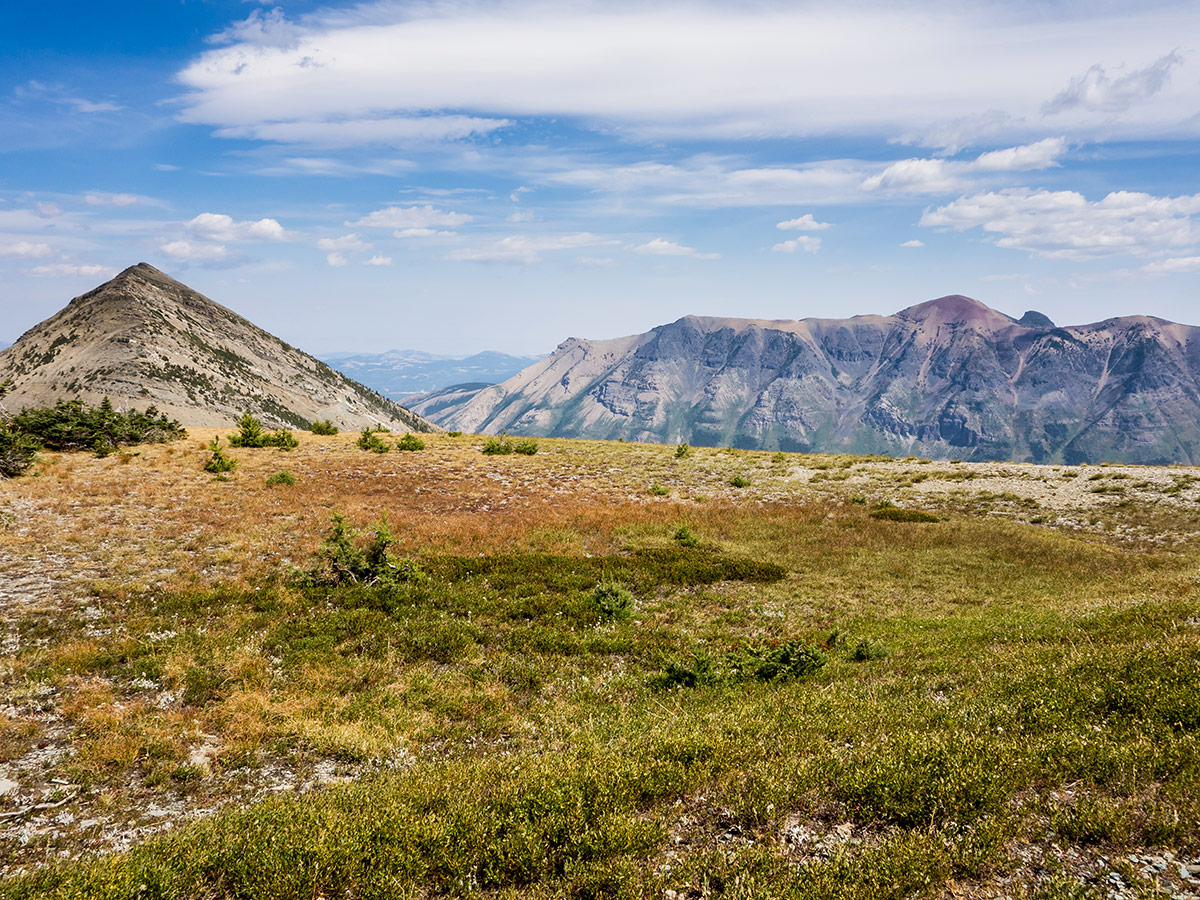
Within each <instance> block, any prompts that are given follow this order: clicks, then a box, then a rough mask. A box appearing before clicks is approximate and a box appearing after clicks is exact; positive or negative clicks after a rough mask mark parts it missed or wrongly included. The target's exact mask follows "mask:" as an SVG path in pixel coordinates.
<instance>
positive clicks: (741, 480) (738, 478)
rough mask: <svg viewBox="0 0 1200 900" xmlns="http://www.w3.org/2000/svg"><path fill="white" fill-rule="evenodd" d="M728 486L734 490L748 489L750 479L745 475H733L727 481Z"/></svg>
mask: <svg viewBox="0 0 1200 900" xmlns="http://www.w3.org/2000/svg"><path fill="white" fill-rule="evenodd" d="M729 486H730V487H735V488H744V487H750V479H749V478H747V477H746V476H745V475H734V476H733V477H732V478H730V479H729Z"/></svg>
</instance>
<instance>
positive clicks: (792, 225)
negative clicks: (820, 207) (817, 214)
mask: <svg viewBox="0 0 1200 900" xmlns="http://www.w3.org/2000/svg"><path fill="white" fill-rule="evenodd" d="M775 227H776V228H778V229H779V230H780V231H824V230H825V229H826V228H829V227H830V225H829V223H828V222H818V221H817V220H816V219H814V218H813V215H812V213H805V214H804V215H802V216H800V218H798V219H788V220H787V221H786V222H778V223H776V225H775Z"/></svg>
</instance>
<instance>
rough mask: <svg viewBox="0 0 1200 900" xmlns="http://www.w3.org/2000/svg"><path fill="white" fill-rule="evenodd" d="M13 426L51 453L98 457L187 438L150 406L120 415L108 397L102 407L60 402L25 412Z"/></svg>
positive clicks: (75, 402)
mask: <svg viewBox="0 0 1200 900" xmlns="http://www.w3.org/2000/svg"><path fill="white" fill-rule="evenodd" d="M9 425H10V426H11V427H13V428H15V429H16V430H17V431H19V432H22V433H24V434H25V435H27V436H28V437H30V438H32V439H33V440H34V441H35V442H37V443H38V444H39V445H40V446H42V447H44V448H45V449H47V450H91V451H93V452H95V453H96V455H97V456H107V455H108V454H109V453H111V452H112V451H114V450H116V449H118V448H120V447H126V446H129V445H132V444H152V443H162V442H165V441H173V440H178V439H179V438H183V437H186V436H187V432H186V431H185V430H184V428H183V426H181V425H180V424H179V423H178V422H175V421H173V420H171V419H168V418H167V417H166V416H165V415H163V414H161V413H159V411H158V409H157V408H156V407H154V406H150V407H148V408H147V409H146V411H145V412H139V411H138V410H136V409H134V410H130V411H129V412H118V411H117V410H116V409H114V408H113V405H112V402H111V401H110V400H109V399H108V398H107V397H105V398H104V399H103V400H101V401H100V405H99V406H95V407H92V406H88V405H87V404H86V403H84V402H83V401H82V400H59V401H58V402H57V403H55V404H54V406H47V407H40V408H37V409H23V410H21V411H20V412H19V413H17V414H16V415H15V416H13V417H12V418H11V419H10V420H9Z"/></svg>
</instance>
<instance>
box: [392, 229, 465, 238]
mask: <svg viewBox="0 0 1200 900" xmlns="http://www.w3.org/2000/svg"><path fill="white" fill-rule="evenodd" d="M456 234H458V232H457V231H438V229H436V228H401V229H400V230H399V231H393V232H392V237H398V238H424V237H454V236H455V235H456Z"/></svg>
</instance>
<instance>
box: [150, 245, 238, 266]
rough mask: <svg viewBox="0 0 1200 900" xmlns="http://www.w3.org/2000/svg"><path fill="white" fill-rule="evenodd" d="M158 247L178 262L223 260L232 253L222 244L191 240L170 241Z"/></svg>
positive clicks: (228, 257)
mask: <svg viewBox="0 0 1200 900" xmlns="http://www.w3.org/2000/svg"><path fill="white" fill-rule="evenodd" d="M159 249H160V250H162V252H163V253H165V254H167V256H169V257H171V258H172V259H177V260H179V261H180V262H224V261H226V260H228V259H230V257H231V256H232V255H233V254H232V252H231V251H230V249H229V248H228V247H226V246H225V245H224V244H201V243H192V242H191V241H170V242H167V243H164V244H162V246H161V247H159Z"/></svg>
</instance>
